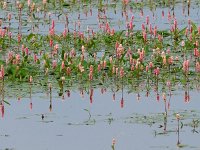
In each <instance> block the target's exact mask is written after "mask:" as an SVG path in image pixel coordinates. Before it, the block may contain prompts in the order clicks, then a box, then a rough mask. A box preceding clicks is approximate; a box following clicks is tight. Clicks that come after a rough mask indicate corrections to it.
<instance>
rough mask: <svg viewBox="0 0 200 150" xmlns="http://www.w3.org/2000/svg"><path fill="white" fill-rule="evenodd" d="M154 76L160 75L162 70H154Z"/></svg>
mask: <svg viewBox="0 0 200 150" xmlns="http://www.w3.org/2000/svg"><path fill="white" fill-rule="evenodd" d="M154 74H155V75H156V76H158V75H159V74H160V69H159V67H157V68H155V69H154Z"/></svg>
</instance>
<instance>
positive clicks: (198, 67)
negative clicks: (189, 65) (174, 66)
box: [195, 62, 200, 72]
mask: <svg viewBox="0 0 200 150" xmlns="http://www.w3.org/2000/svg"><path fill="white" fill-rule="evenodd" d="M195 70H196V72H200V63H199V62H196V65H195Z"/></svg>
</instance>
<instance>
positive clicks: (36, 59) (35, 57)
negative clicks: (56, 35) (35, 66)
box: [33, 54, 38, 63]
mask: <svg viewBox="0 0 200 150" xmlns="http://www.w3.org/2000/svg"><path fill="white" fill-rule="evenodd" d="M33 57H34V58H33V59H34V62H35V63H36V62H37V61H38V58H37V55H36V54H34V56H33Z"/></svg>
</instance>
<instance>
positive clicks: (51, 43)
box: [49, 39, 53, 47]
mask: <svg viewBox="0 0 200 150" xmlns="http://www.w3.org/2000/svg"><path fill="white" fill-rule="evenodd" d="M49 45H50V47H53V40H52V39H50V41H49Z"/></svg>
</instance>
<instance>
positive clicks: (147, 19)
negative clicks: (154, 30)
mask: <svg viewBox="0 0 200 150" xmlns="http://www.w3.org/2000/svg"><path fill="white" fill-rule="evenodd" d="M146 24H147V25H148V24H149V16H147V17H146Z"/></svg>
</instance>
